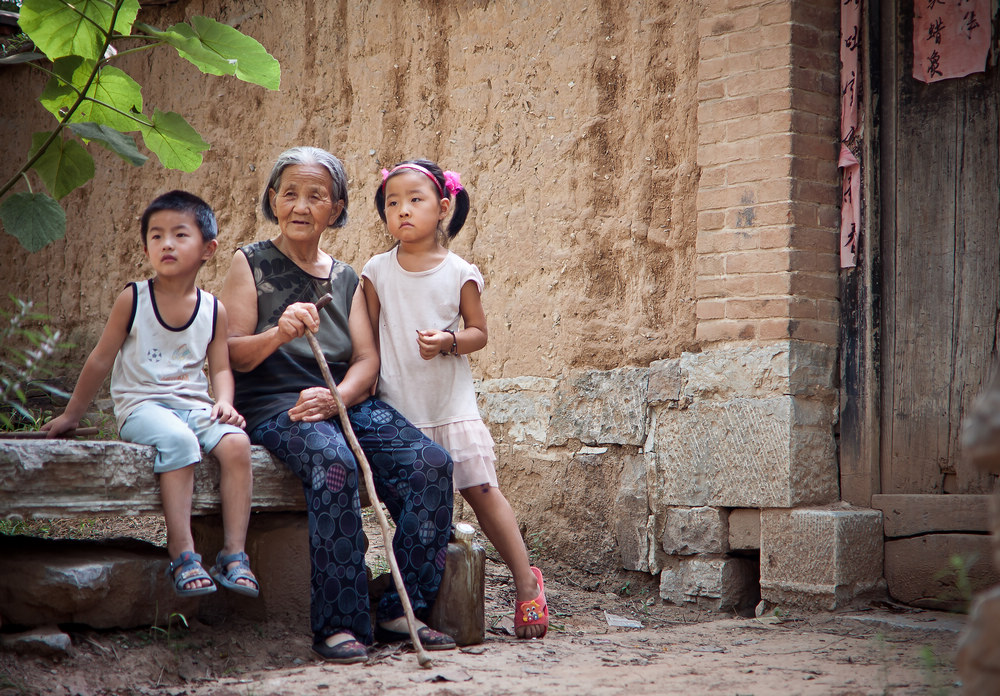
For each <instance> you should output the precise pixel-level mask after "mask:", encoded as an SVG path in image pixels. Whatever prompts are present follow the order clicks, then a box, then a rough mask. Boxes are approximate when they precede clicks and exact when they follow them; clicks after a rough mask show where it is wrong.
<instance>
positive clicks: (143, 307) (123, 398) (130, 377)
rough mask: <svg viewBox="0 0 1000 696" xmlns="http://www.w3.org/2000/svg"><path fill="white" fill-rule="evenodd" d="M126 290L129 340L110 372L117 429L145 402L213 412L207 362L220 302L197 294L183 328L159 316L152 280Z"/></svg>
mask: <svg viewBox="0 0 1000 696" xmlns="http://www.w3.org/2000/svg"><path fill="white" fill-rule="evenodd" d="M130 285H131V286H132V289H133V296H132V318H131V320H130V321H129V328H128V336H127V337H126V338H125V342H124V343H123V344H122V347H121V350H119V351H118V356H117V357H116V358H115V364H114V367H113V368H112V370H111V398H112V399H113V400H114V404H115V420H116V421H117V422H118V427H119V428H121V426H122V424H123V423H124V422H125V419H126V418H128V416H129V414H131V413H132V411H134V410H135V409H136V407H137V406H139V404H141V403H143V402H146V401H155V402H157V403H160V404H163V405H164V406H167V407H168V408H175V409H181V410H191V409H195V408H205V407H206V406H208V407H211V406H212V399H211V397H210V396H209V394H208V378H207V377H206V376H205V360H206V358H207V356H208V345H209V344H210V343H211V342H212V337H213V336H214V333H215V321H216V317H217V315H218V300H216V299H215V297H213V296H212V295H211V294H209V293H207V292H203V291H202V290H200V289H199V290H198V301H197V303H196V305H195V309H194V312H193V313H192V315H191V318H190V319H189V320H188V322H187V323H186V324H185V325H184V326H179V327H171V326H167V325H166V324H165V323H164V322H163V320H162V319H161V318H160V314H159V312H158V311H157V308H156V300H155V297H154V295H153V281H152V280H148V281H145V282H141V283H130Z"/></svg>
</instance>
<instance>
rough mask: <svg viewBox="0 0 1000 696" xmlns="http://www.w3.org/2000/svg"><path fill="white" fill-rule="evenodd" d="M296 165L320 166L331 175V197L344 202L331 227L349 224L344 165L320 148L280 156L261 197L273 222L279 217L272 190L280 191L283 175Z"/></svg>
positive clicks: (287, 152)
mask: <svg viewBox="0 0 1000 696" xmlns="http://www.w3.org/2000/svg"><path fill="white" fill-rule="evenodd" d="M296 164H318V165H320V166H321V167H323V168H324V169H326V171H328V172H329V173H330V179H331V184H330V195H331V196H332V197H333V200H334V201H344V209H343V210H342V211H340V217H338V218H337V220H336V222H334V223H333V224H332V225H330V226H331V227H343V226H344V225H346V224H347V174H345V173H344V165H343V164H342V163H341V161H340V160H339V159H337V158H336V157H334V156H333V155H331V154H330V153H329V152H327V151H326V150H323V149H321V148H318V147H306V146H300V147H293V148H291V149H289V150H285V151H284V152H282V153H281V154H280V155H278V160H277V161H276V162H275V163H274V167H273V168H272V169H271V176H269V177H268V178H267V185H266V186H265V187H264V195H262V196H261V197H260V209H261V210H262V211H263V213H264V217H266V218H267V219H268V220H270V221H271V222H278V216H277V215H275V214H274V209H273V208H272V207H271V196H270V195H269V192H270V190H271V189H274V190H275V191H277V190H278V184H279V183H280V181H281V175H282V173H283V172H284V171H285V169H286V168H287V167H291V166H293V165H296Z"/></svg>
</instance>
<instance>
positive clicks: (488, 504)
mask: <svg viewBox="0 0 1000 696" xmlns="http://www.w3.org/2000/svg"><path fill="white" fill-rule="evenodd" d="M459 492H460V493H461V494H462V497H463V498H465V501H466V502H467V503H468V504H469V505H470V506H471V507H472V510H473V512H475V513H476V519H477V520H479V526H480V527H481V528H482V530H483V533H484V534H485V535H486V538H487V539H489V540H490V543H491V544H493V547H494V548H495V549H496V550H497V553H499V554H500V558H502V559H503V562H504V563H506V564H507V567H508V568H509V569H510V572H511V575H512V576H513V577H514V587H515V588H516V590H517V601H519V602H527V601H530V600H532V599H535V598H536V597H537V596H538V591H539V588H538V581H537V580H536V579H535V574H534V573H532V572H531V562H530V561H529V560H528V549H527V548H525V546H524V540H523V539H522V538H521V532H520V530H519V529H518V527H517V518H516V517H515V516H514V510H513V509H512V508H511V507H510V503H508V502H507V498H505V497H504V495H503V493H501V492H500V489H499V488H494V487H493V486H490V485H482V486H472V487H470V488H463V489H462V490H461V491H459ZM516 630H517V632H518V633H517V636H518V638H535V637H537V636H540V635H541V634H542V632H543V631H544V630H545V627H544V626H519V627H518V628H517V629H516Z"/></svg>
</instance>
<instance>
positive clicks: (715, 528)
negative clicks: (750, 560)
mask: <svg viewBox="0 0 1000 696" xmlns="http://www.w3.org/2000/svg"><path fill="white" fill-rule="evenodd" d="M664 518H665V519H664V523H663V534H662V536H661V537H660V539H661V543H662V545H663V550H664V551H665V552H666V553H668V554H670V555H671V556H691V555H694V554H699V553H726V552H727V551H729V516H728V513H727V512H726V511H725V510H723V509H721V508H714V507H671V508H667V510H666V513H665V515H664Z"/></svg>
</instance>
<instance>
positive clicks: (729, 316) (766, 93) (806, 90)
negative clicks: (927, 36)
mask: <svg viewBox="0 0 1000 696" xmlns="http://www.w3.org/2000/svg"><path fill="white" fill-rule="evenodd" d="M699 33H700V56H699V67H698V83H699V84H698V129H699V143H698V164H699V166H700V167H701V181H700V184H699V190H698V242H697V257H696V263H697V269H696V273H697V276H696V288H695V294H696V297H697V301H698V304H697V318H698V325H697V330H696V337H697V338H698V339H699V340H701V341H702V342H703V343H714V342H720V341H747V340H749V341H769V340H778V339H788V338H794V339H801V340H806V341H815V342H820V343H826V344H829V345H835V344H836V343H837V336H838V316H839V305H838V299H837V295H838V255H837V252H838V248H837V245H838V236H837V234H838V226H839V222H840V218H839V215H840V213H839V210H840V207H839V195H840V179H839V173H838V169H837V154H838V152H839V148H838V142H837V137H838V135H837V134H838V120H839V101H838V91H839V78H838V71H839V57H838V42H839V34H840V24H839V3H838V2H837V0H786V1H784V2H781V1H778V2H775V1H773V0H728V1H722V0H710V1H709V2H704V3H703V14H702V18H701V20H700V23H699Z"/></svg>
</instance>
